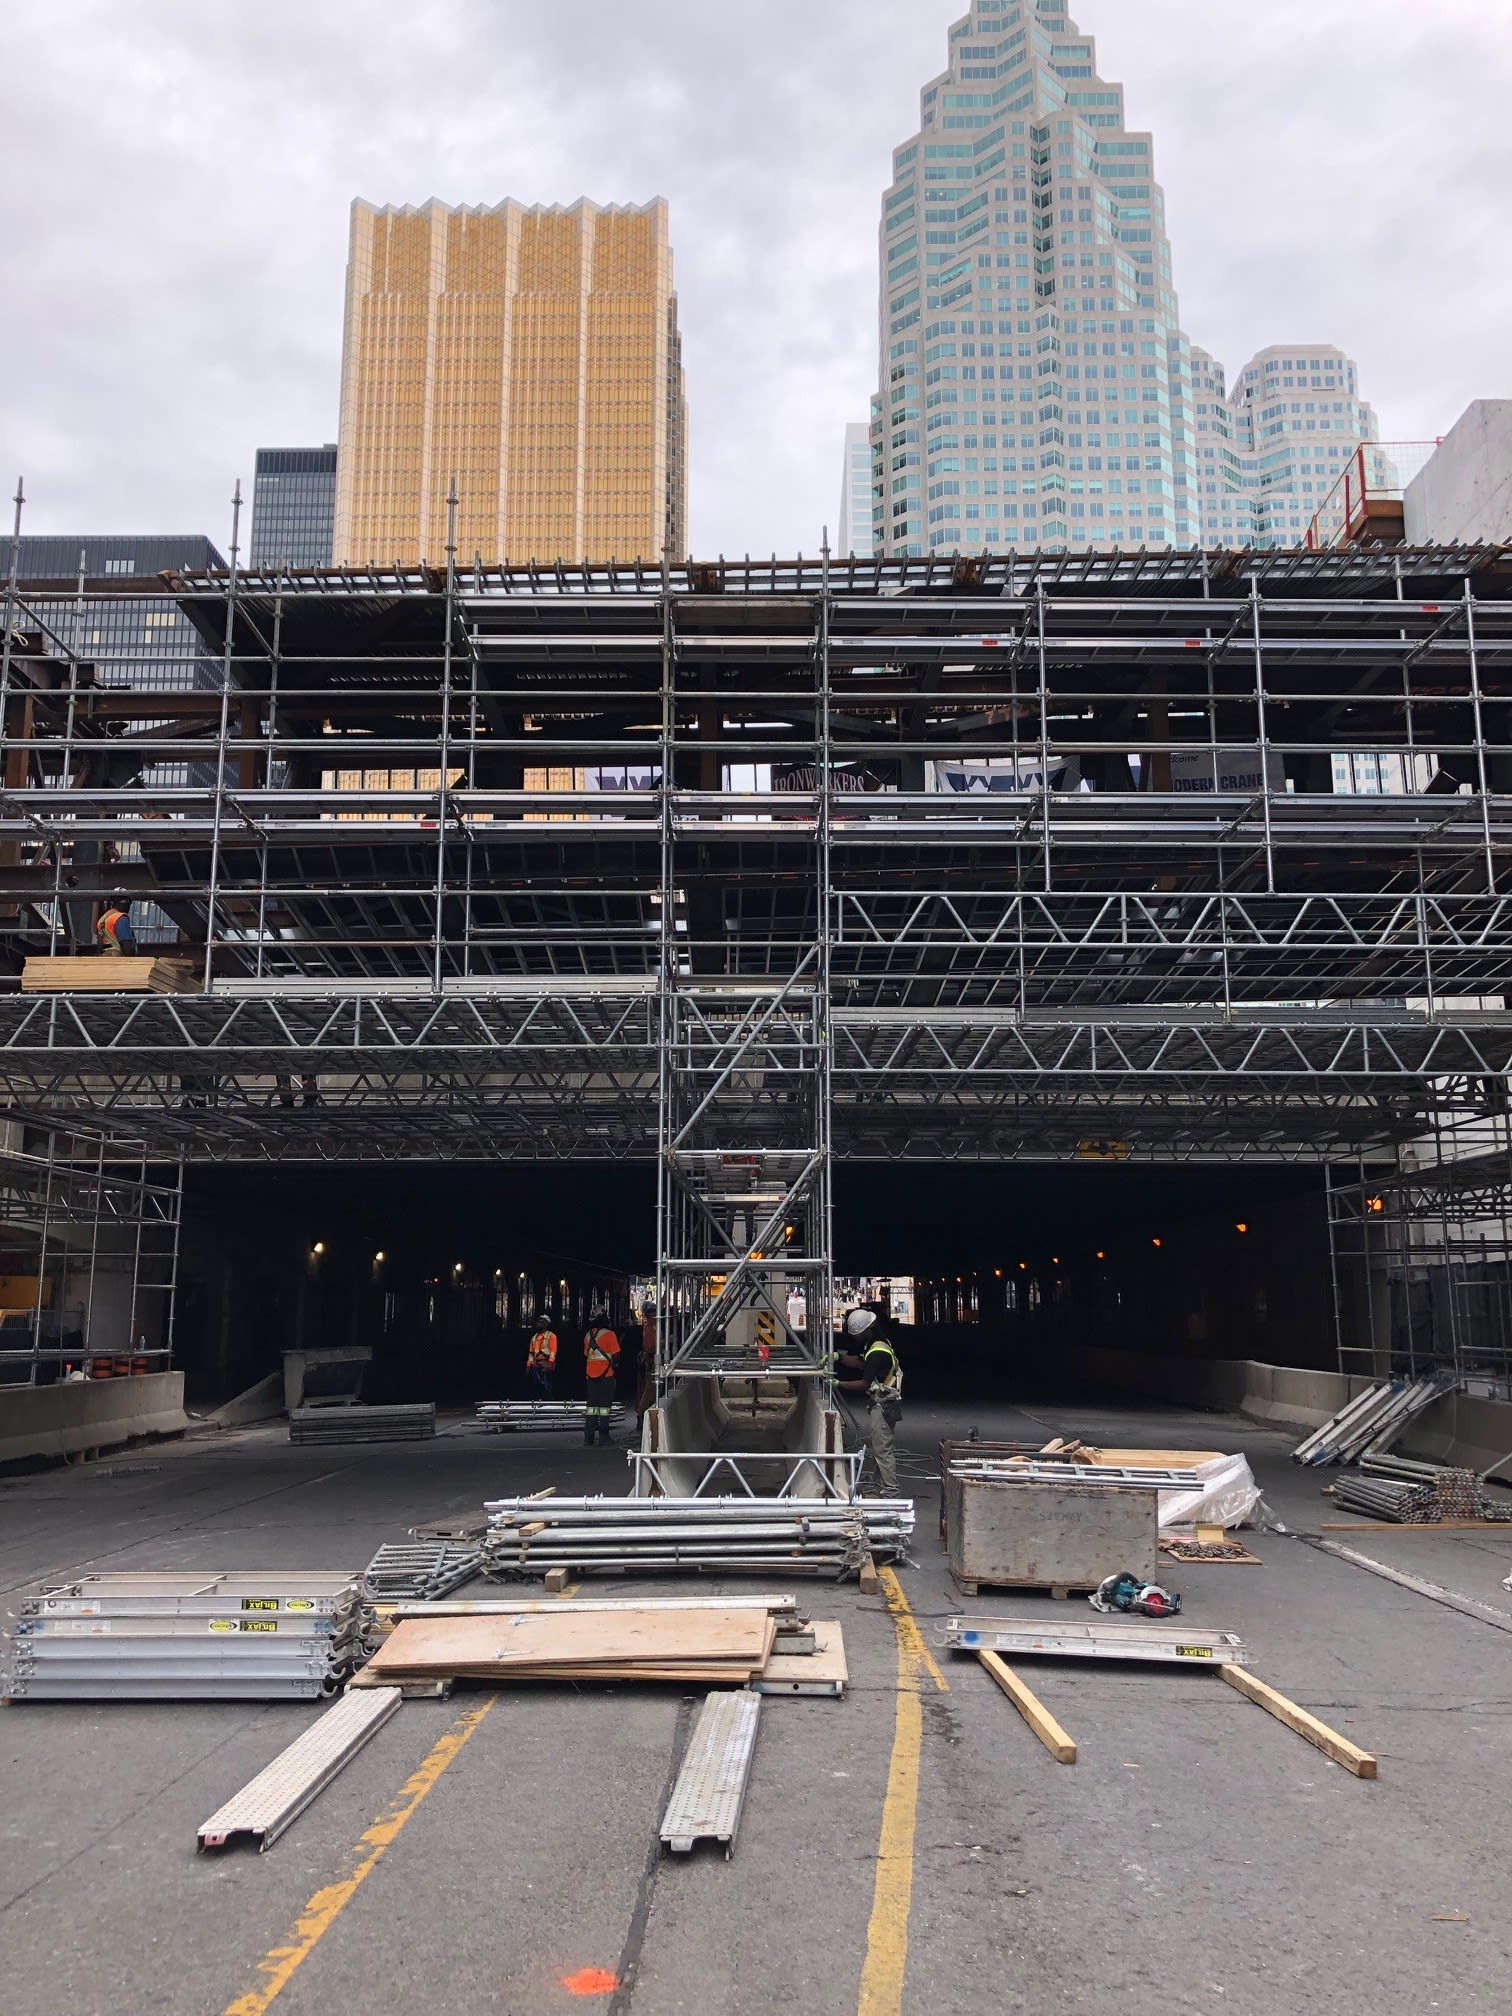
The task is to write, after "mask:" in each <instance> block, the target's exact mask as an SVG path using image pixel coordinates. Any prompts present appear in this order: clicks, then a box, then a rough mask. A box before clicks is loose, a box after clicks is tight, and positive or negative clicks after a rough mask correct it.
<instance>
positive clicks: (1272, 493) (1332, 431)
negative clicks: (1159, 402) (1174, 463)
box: [1192, 343, 1380, 546]
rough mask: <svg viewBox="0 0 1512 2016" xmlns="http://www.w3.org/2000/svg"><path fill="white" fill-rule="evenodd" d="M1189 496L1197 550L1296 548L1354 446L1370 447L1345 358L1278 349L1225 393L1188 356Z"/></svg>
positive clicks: (1213, 363) (1208, 361)
mask: <svg viewBox="0 0 1512 2016" xmlns="http://www.w3.org/2000/svg"><path fill="white" fill-rule="evenodd" d="M1192 383H1193V402H1192V403H1193V407H1194V409H1195V425H1196V433H1197V492H1198V501H1199V504H1200V507H1201V509H1200V519H1201V537H1202V543H1203V544H1204V545H1205V546H1300V545H1302V544H1303V543H1304V542H1305V541H1306V538H1307V528H1308V526H1309V525H1310V524H1311V523H1312V519H1313V515H1314V513H1315V512H1316V511H1317V510H1318V508H1319V506H1320V505H1321V504H1322V503H1323V500H1324V499H1325V498H1326V497H1327V496H1328V494H1329V492H1330V491H1331V490H1332V489H1333V487H1334V484H1335V482H1336V481H1337V479H1338V477H1339V475H1340V473H1341V472H1342V470H1343V468H1344V465H1345V463H1346V462H1348V460H1349V458H1350V456H1351V455H1352V454H1353V453H1354V451H1355V450H1356V449H1357V448H1358V447H1359V446H1360V444H1361V442H1362V441H1376V440H1379V438H1380V429H1379V427H1378V426H1377V424H1376V416H1375V412H1374V409H1373V408H1372V407H1370V406H1369V405H1367V404H1366V402H1365V401H1364V400H1363V399H1362V398H1361V397H1360V373H1359V368H1358V366H1357V365H1356V364H1355V361H1354V359H1353V358H1352V357H1347V356H1346V355H1345V354H1344V352H1343V351H1342V350H1337V349H1335V348H1334V347H1333V345H1332V344H1329V343H1281V344H1277V345H1276V346H1275V347H1274V348H1272V349H1270V350H1262V351H1261V352H1260V354H1259V355H1258V356H1257V357H1252V358H1251V359H1250V361H1249V363H1248V364H1246V365H1245V367H1244V369H1243V370H1242V371H1241V372H1240V374H1239V376H1238V377H1237V378H1236V379H1235V380H1234V383H1233V385H1232V387H1228V386H1226V384H1225V377H1224V369H1223V366H1222V365H1221V364H1220V363H1219V362H1218V360H1217V359H1216V358H1215V357H1211V356H1209V354H1208V353H1207V351H1206V350H1199V349H1197V348H1196V347H1195V346H1194V347H1193V350H1192Z"/></svg>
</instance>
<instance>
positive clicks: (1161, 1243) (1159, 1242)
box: [1150, 1239, 1165, 1246]
mask: <svg viewBox="0 0 1512 2016" xmlns="http://www.w3.org/2000/svg"><path fill="white" fill-rule="evenodd" d="M1150 1244H1151V1245H1152V1246H1164V1244H1165V1241H1164V1239H1152V1240H1151V1241H1150Z"/></svg>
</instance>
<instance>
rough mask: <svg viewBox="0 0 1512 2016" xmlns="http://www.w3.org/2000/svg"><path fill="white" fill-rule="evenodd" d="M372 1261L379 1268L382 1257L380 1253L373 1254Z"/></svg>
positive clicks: (381, 1263)
mask: <svg viewBox="0 0 1512 2016" xmlns="http://www.w3.org/2000/svg"><path fill="white" fill-rule="evenodd" d="M373 1259H374V1261H375V1262H376V1263H377V1264H378V1265H379V1266H380V1267H381V1266H382V1265H383V1260H384V1255H383V1254H382V1253H381V1252H379V1253H375V1254H374V1255H373Z"/></svg>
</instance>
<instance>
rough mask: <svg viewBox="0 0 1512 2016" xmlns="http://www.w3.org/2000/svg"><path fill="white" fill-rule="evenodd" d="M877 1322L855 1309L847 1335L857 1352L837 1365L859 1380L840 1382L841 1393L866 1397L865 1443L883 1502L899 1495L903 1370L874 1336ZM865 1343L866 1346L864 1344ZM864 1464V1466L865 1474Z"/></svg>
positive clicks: (870, 1313) (868, 1312) (867, 1312)
mask: <svg viewBox="0 0 1512 2016" xmlns="http://www.w3.org/2000/svg"><path fill="white" fill-rule="evenodd" d="M876 1325H877V1318H876V1313H875V1311H873V1310H871V1309H852V1311H851V1312H850V1314H849V1315H848V1316H847V1317H846V1319H845V1334H846V1336H847V1337H848V1338H849V1339H850V1340H851V1341H852V1343H853V1344H855V1345H857V1346H859V1347H860V1348H859V1349H858V1350H852V1351H842V1352H841V1353H840V1354H839V1356H838V1360H837V1362H838V1363H839V1364H840V1365H841V1366H842V1367H843V1368H844V1369H845V1370H846V1371H848V1372H853V1373H855V1374H856V1375H857V1376H856V1377H855V1378H852V1379H838V1380H836V1382H835V1383H836V1385H837V1386H838V1387H839V1388H840V1391H841V1392H842V1393H864V1394H865V1395H866V1442H867V1447H868V1449H869V1450H870V1451H871V1458H872V1461H873V1463H875V1464H876V1466H877V1476H878V1479H879V1481H880V1482H881V1486H882V1496H883V1497H884V1498H896V1497H897V1495H898V1441H897V1427H898V1423H899V1422H900V1421H901V1420H902V1418H903V1367H902V1366H901V1365H900V1364H899V1363H898V1354H897V1352H896V1351H895V1350H894V1349H893V1347H892V1345H891V1344H890V1343H889V1342H888V1341H887V1339H886V1338H885V1337H879V1336H877V1335H875V1334H874V1333H875V1330H876ZM863 1339H865V1340H866V1341H865V1343H864V1344H863V1342H862V1340H863ZM865 1467H866V1466H865V1464H864V1463H863V1464H862V1469H863V1471H864V1469H865Z"/></svg>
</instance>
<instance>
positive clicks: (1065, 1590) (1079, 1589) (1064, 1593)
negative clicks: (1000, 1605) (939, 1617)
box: [950, 1568, 1101, 1603]
mask: <svg viewBox="0 0 1512 2016" xmlns="http://www.w3.org/2000/svg"><path fill="white" fill-rule="evenodd" d="M950 1579H951V1581H952V1582H954V1584H955V1585H956V1587H957V1589H959V1590H960V1592H961V1594H962V1595H963V1596H979V1595H980V1594H981V1593H982V1591H983V1590H984V1589H1014V1590H1019V1589H1039V1590H1043V1591H1044V1592H1045V1593H1046V1594H1047V1595H1050V1596H1053V1597H1054V1599H1055V1601H1056V1602H1057V1603H1065V1602H1068V1601H1069V1600H1070V1598H1071V1597H1072V1596H1090V1595H1091V1594H1092V1591H1093V1590H1094V1589H1097V1588H1099V1587H1100V1586H1101V1585H1100V1583H1097V1582H987V1581H984V1580H982V1579H980V1578H978V1579H977V1580H976V1581H974V1582H973V1581H971V1580H970V1579H969V1578H967V1577H965V1576H961V1575H957V1573H956V1571H955V1570H954V1568H952V1569H951V1571H950Z"/></svg>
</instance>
